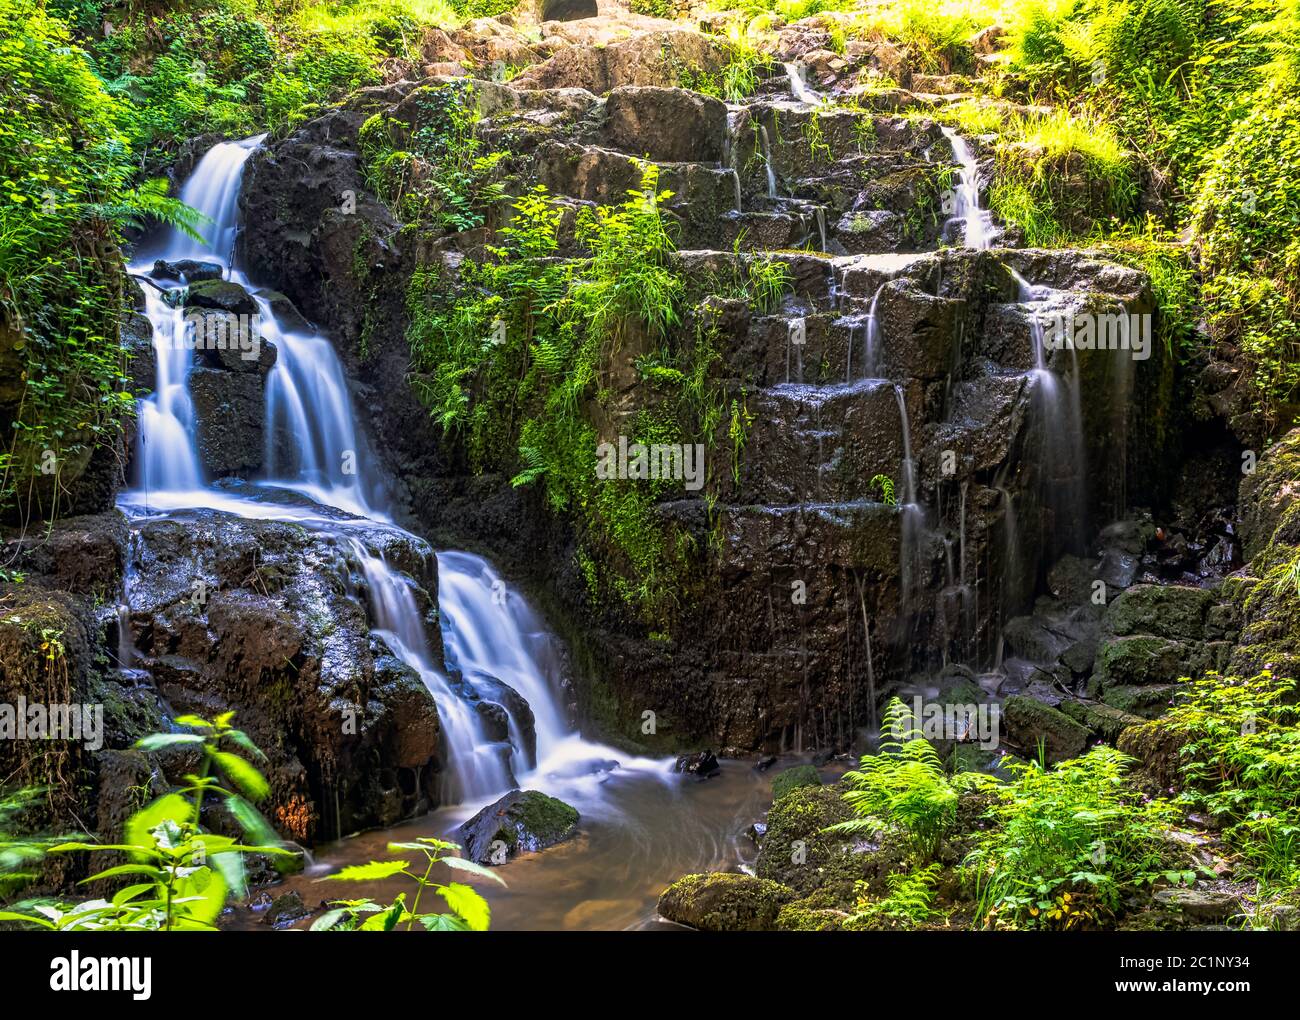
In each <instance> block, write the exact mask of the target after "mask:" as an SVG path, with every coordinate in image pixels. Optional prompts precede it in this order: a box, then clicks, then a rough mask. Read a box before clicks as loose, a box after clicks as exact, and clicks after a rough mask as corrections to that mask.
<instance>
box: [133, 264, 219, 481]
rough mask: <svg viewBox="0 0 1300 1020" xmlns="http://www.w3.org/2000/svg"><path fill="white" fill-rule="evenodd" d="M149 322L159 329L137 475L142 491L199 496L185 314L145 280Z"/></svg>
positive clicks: (142, 412) (141, 409) (141, 412)
mask: <svg viewBox="0 0 1300 1020" xmlns="http://www.w3.org/2000/svg"><path fill="white" fill-rule="evenodd" d="M141 289H142V290H143V291H144V302H145V309H144V314H145V318H147V319H148V320H149V324H150V325H151V326H152V327H153V352H154V362H155V369H154V373H155V378H154V388H153V393H151V394H150V395H149V396H148V397H146V398H145V399H143V400H141V401H140V403H139V406H138V408H137V412H138V416H139V420H140V429H139V432H138V433H137V435H136V471H137V475H138V484H139V487H140V489H141V490H142V491H143V492H144V493H145V494H146V495H147V494H148V493H150V492H194V491H196V490H199V489H201V488H203V470H202V468H201V467H200V466H199V455H198V453H197V452H196V451H195V448H194V403H193V401H192V400H191V399H190V388H189V382H188V378H187V377H188V375H189V370H190V362H191V361H192V360H193V357H194V352H193V350H192V349H191V348H190V347H188V346H186V344H185V339H186V334H185V330H186V325H185V318H184V312H183V311H182V310H181V309H180V308H173V307H172V306H171V305H169V304H168V303H167V302H166V301H165V300H164V298H163V293H162V291H160V290H159V289H158V288H157V287H156V286H154V284H153V283H152V282H150V281H148V280H143V281H141Z"/></svg>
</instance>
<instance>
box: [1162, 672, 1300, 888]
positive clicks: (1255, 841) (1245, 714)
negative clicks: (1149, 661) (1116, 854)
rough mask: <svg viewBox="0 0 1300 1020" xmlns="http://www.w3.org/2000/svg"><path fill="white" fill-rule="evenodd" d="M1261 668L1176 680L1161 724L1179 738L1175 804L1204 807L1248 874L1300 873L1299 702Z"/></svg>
mask: <svg viewBox="0 0 1300 1020" xmlns="http://www.w3.org/2000/svg"><path fill="white" fill-rule="evenodd" d="M1294 690H1295V683H1294V682H1293V681H1291V680H1284V679H1280V678H1278V677H1275V676H1274V675H1273V674H1272V673H1270V672H1267V671H1265V672H1263V673H1260V674H1258V675H1257V676H1254V677H1249V678H1243V677H1223V676H1219V675H1217V674H1210V675H1208V676H1206V677H1204V678H1202V679H1199V680H1195V681H1185V682H1184V683H1182V684H1181V685H1180V689H1179V694H1178V696H1177V698H1176V699H1175V701H1174V706H1173V708H1172V709H1171V710H1170V711H1169V713H1168V714H1167V715H1166V716H1165V717H1164V718H1163V719H1161V720H1160V722H1159V723H1158V725H1159V726H1160V727H1161V728H1165V729H1168V730H1171V731H1172V732H1174V733H1178V734H1181V735H1182V736H1183V737H1185V738H1186V742H1185V743H1184V744H1183V746H1182V749H1181V751H1180V757H1181V759H1182V765H1181V773H1182V780H1183V783H1184V789H1183V792H1182V793H1181V794H1180V796H1179V798H1178V802H1179V803H1181V804H1184V805H1186V806H1188V807H1189V808H1193V809H1195V810H1198V811H1205V812H1208V813H1209V814H1210V815H1211V816H1212V817H1214V818H1215V819H1216V821H1217V822H1218V823H1219V824H1220V825H1222V826H1224V836H1225V837H1226V839H1227V840H1228V842H1229V843H1230V844H1231V845H1232V847H1233V848H1234V849H1235V850H1237V852H1238V853H1239V854H1240V855H1241V856H1242V858H1243V859H1244V861H1245V862H1246V864H1247V866H1248V868H1249V871H1250V873H1251V874H1252V875H1254V876H1255V877H1257V878H1259V879H1262V880H1264V881H1268V882H1283V883H1288V884H1289V883H1294V882H1295V881H1296V879H1297V877H1300V779H1298V778H1297V777H1300V706H1296V705H1295V704H1294V703H1292V702H1291V698H1292V696H1293V695H1292V692H1293V691H1294Z"/></svg>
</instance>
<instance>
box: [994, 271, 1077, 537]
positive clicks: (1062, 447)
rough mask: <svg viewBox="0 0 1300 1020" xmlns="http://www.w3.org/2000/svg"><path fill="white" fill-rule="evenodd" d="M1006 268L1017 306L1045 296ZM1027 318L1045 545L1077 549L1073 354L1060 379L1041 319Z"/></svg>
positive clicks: (1044, 292)
mask: <svg viewBox="0 0 1300 1020" xmlns="http://www.w3.org/2000/svg"><path fill="white" fill-rule="evenodd" d="M1007 271H1008V272H1009V273H1010V274H1011V277H1012V279H1014V280H1015V281H1016V285H1017V287H1018V289H1019V299H1020V302H1021V304H1024V305H1034V304H1038V303H1040V302H1041V301H1042V300H1044V297H1045V296H1046V295H1048V294H1050V292H1049V291H1047V289H1046V288H1041V287H1034V286H1033V285H1031V284H1030V283H1029V282H1028V281H1027V280H1026V279H1025V278H1024V277H1023V276H1021V275H1020V274H1019V273H1017V272H1016V271H1015V270H1014V269H1011V268H1010V267H1008V269H1007ZM1028 318H1029V336H1030V343H1031V344H1032V346H1033V351H1032V353H1033V358H1034V368H1033V370H1032V371H1031V373H1030V377H1031V379H1032V380H1033V385H1034V394H1035V398H1036V401H1037V403H1038V411H1039V427H1040V429H1041V430H1042V440H1041V444H1040V448H1041V450H1042V453H1041V458H1040V468H1041V483H1042V488H1043V494H1044V503H1045V504H1046V505H1048V506H1050V507H1051V508H1052V511H1053V514H1054V516H1055V518H1056V521H1055V525H1056V526H1055V528H1054V532H1055V534H1056V536H1057V538H1058V539H1059V541H1058V542H1057V543H1056V545H1055V547H1053V546H1051V545H1050V544H1049V548H1053V549H1057V548H1059V549H1060V550H1068V551H1078V550H1079V549H1081V548H1082V545H1083V536H1084V531H1085V527H1086V493H1085V491H1084V484H1083V478H1084V472H1085V468H1086V456H1085V451H1084V443H1083V410H1082V395H1081V393H1080V389H1079V366H1078V360H1077V354H1076V352H1075V350H1074V348H1073V346H1072V345H1071V346H1070V347H1069V350H1070V373H1069V374H1068V375H1067V376H1066V377H1065V378H1064V379H1062V377H1061V376H1060V375H1058V374H1057V372H1056V371H1055V370H1053V369H1052V368H1051V366H1050V356H1049V354H1048V351H1047V338H1046V334H1045V331H1044V329H1043V322H1042V319H1041V318H1040V317H1039V316H1038V314H1037V313H1036V312H1035V311H1034V309H1033V308H1032V307H1031V308H1030V309H1029V314H1028Z"/></svg>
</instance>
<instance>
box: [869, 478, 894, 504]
mask: <svg viewBox="0 0 1300 1020" xmlns="http://www.w3.org/2000/svg"><path fill="white" fill-rule="evenodd" d="M867 489H868V490H869V491H871V492H879V493H880V502H882V503H884V504H885V505H886V506H898V497H897V496H896V495H895V493H894V480H893V479H892V478H890V477H889V475H875V476H873V477H872V479H871V481H870V482H868V483H867Z"/></svg>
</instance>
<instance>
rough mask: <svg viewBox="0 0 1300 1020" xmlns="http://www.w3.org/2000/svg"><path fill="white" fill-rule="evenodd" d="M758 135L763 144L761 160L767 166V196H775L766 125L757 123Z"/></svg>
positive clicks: (770, 148)
mask: <svg viewBox="0 0 1300 1020" xmlns="http://www.w3.org/2000/svg"><path fill="white" fill-rule="evenodd" d="M758 137H759V140H760V141H761V142H762V144H763V162H764V163H765V164H766V166H767V197H768V198H776V171H775V170H773V169H772V145H771V143H770V142H769V141H768V140H767V125H766V124H760V125H758Z"/></svg>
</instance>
